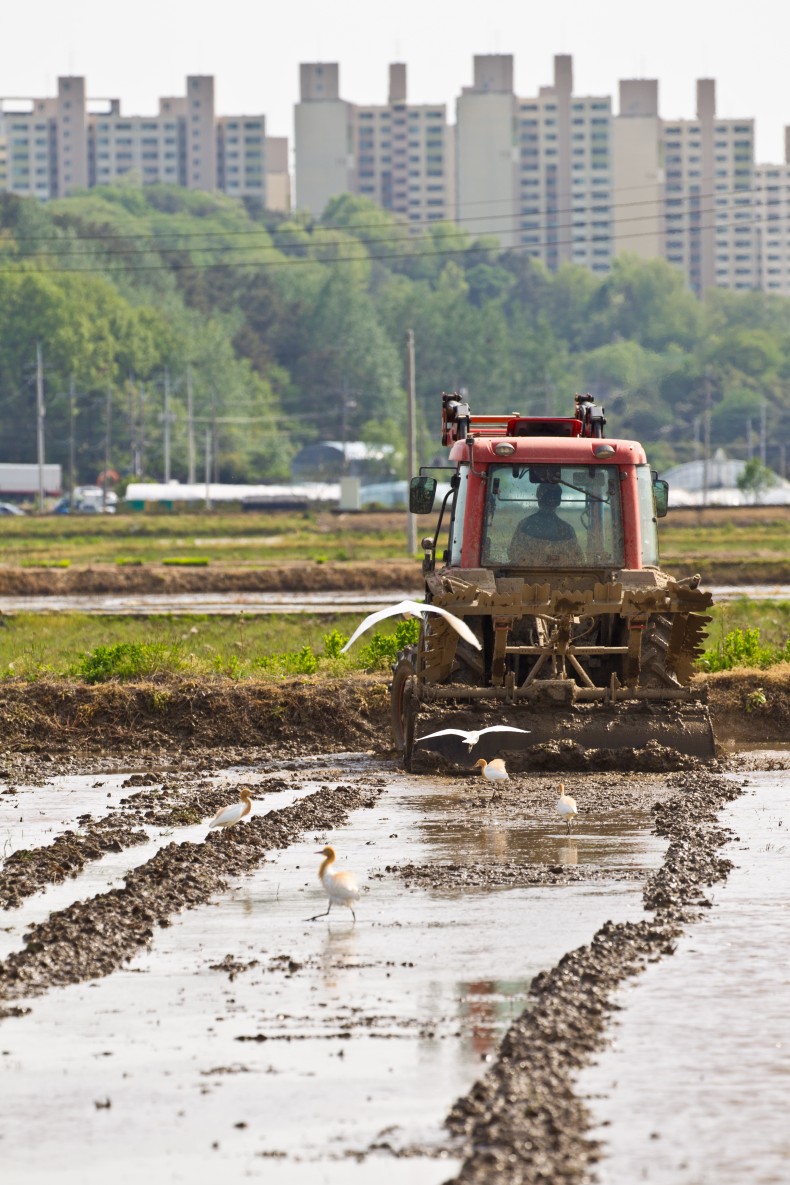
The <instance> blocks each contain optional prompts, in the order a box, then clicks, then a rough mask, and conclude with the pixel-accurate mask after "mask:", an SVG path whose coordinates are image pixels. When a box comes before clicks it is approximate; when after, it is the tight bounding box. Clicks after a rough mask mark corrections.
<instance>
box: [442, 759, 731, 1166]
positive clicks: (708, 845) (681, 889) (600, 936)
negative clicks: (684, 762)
mask: <svg viewBox="0 0 790 1185" xmlns="http://www.w3.org/2000/svg"><path fill="white" fill-rule="evenodd" d="M671 785H672V786H673V788H675V789H676V791H677V793H676V794H675V795H674V796H673V797H672V798H671V799H669V800H668V801H667V802H665V803H659V804H657V805H656V806H655V807H654V808H653V812H654V814H655V819H656V821H655V828H654V829H655V831H656V832H657V833H658V834H659V835H663V836H667V837H668V838H669V841H670V842H669V848H668V849H667V853H666V856H665V858H664V861H663V864H662V865H661V867H660V868H659V869H658V870H657V871H656V872H654V873H652V874H651V875H650V876H649V877H648V879H647V882H646V885H645V890H644V904H645V908H646V909H649V910H655V913H654V915H653V918H652V919H645V920H643V921H639V922H623V923H618V924H614V923H612V922H607V923H606V924H605V925H604V926H602V927H601V929H600V930H599V931H598V932H597V933H596V934H595V936H594V937H593V940H592V942H591V943H590V944H589V946H583V947H579V948H578V949H577V950H574V951H571V952H569V953H568V954H567V955H565V956H564V957H563V958H562V959H561V960H560V961H559V963H558V964H557V965H556V966H555V967H554V968H552V969H551V970H550V971H548V972H542V973H541V974H540V975H538V976H536V977H535V979H534V980H533V982H532V984H531V986H530V996H531V1003H530V1006H529V1007H528V1008H527V1009H526V1010H525V1011H524V1012H523V1013H522V1014H521V1016H520V1017H519V1018H518V1020H517V1021H516V1022H515V1023H514V1024H513V1025H512V1026H511V1027H510V1029H509V1030H508V1032H507V1034H506V1035H505V1038H504V1040H503V1041H502V1044H501V1046H500V1048H499V1052H498V1055H497V1059H496V1062H495V1063H494V1065H493V1066H492V1067H491V1068H490V1069H489V1070H488V1072H487V1073H486V1075H485V1076H484V1077H483V1078H482V1079H480V1080H479V1081H478V1082H477V1083H476V1084H475V1085H474V1086H473V1087H472V1089H471V1091H469V1093H468V1094H467V1095H465V1096H464V1097H463V1098H461V1099H458V1100H457V1102H456V1103H455V1104H454V1106H453V1108H452V1110H451V1111H450V1114H449V1116H448V1118H447V1121H446V1126H447V1128H448V1130H449V1132H450V1133H451V1134H452V1135H453V1136H455V1137H456V1138H457V1139H458V1140H460V1141H461V1142H462V1146H463V1151H462V1155H463V1156H464V1158H465V1159H464V1162H463V1165H462V1167H461V1169H460V1171H459V1172H458V1174H457V1175H456V1176H455V1177H453V1178H452V1179H451V1181H448V1182H447V1185H500V1183H501V1182H504V1181H507V1183H508V1185H583V1183H584V1182H588V1181H590V1180H591V1176H592V1172H593V1166H594V1165H595V1163H596V1162H597V1161H598V1160H599V1159H600V1148H599V1145H598V1143H597V1142H596V1141H594V1140H593V1139H591V1137H590V1136H589V1135H588V1133H589V1131H590V1127H591V1117H590V1114H589V1112H588V1110H587V1108H586V1106H585V1104H584V1103H583V1101H582V1100H581V1099H580V1098H578V1097H577V1095H576V1094H575V1093H574V1084H575V1080H576V1075H577V1073H578V1071H579V1070H580V1069H581V1068H582V1066H584V1065H586V1064H588V1063H589V1062H590V1060H591V1059H592V1056H593V1054H594V1053H595V1052H596V1050H598V1049H600V1048H601V1047H602V1046H603V1045H604V1044H605V1042H606V1039H607V1038H606V1028H607V1023H608V1019H609V1017H610V1015H611V1013H612V1012H613V1011H614V1010H615V1009H616V1008H617V1004H616V1002H615V1000H614V994H615V992H616V991H617V990H618V989H619V988H620V987H621V986H622V984H623V982H624V981H625V980H626V979H628V978H631V977H633V976H635V975H637V974H638V973H639V972H640V971H641V970H642V969H643V968H644V966H645V964H646V963H647V962H652V961H655V960H657V959H659V958H661V957H662V956H664V955H668V954H672V952H673V951H674V949H675V945H676V943H677V940H678V938H679V936H680V935H681V933H682V932H683V928H684V926H685V925H686V924H687V923H688V922H690V921H693V920H694V919H695V918H697V917H699V915H700V911H701V910H702V909H704V908H706V907H708V906H709V905H710V901H708V900H707V898H706V897H705V895H704V888H705V887H706V886H710V885H713V884H716V883H717V882H720V881H722V880H725V879H726V877H727V875H728V874H729V871H730V869H731V867H732V863H731V861H729V860H726V859H723V858H722V857H720V856H719V855H718V851H719V849H720V848H721V847H722V846H723V845H724V844H725V843H727V842H728V841H729V840H730V839H731V838H732V833H731V832H730V831H729V829H728V828H726V827H722V826H721V825H720V824H719V823H718V813H719V811H720V810H721V808H722V807H723V806H724V805H725V804H726V803H727V802H729V801H731V800H732V799H734V798H737V797H738V796H739V795H740V794H741V793H743V787H742V786H741V785H739V784H738V783H735V782H733V781H730V780H728V779H726V778H724V777H721V776H718V775H711V774H709V773H703V772H699V773H686V774H679V775H675V776H674V777H673V778H672V779H671Z"/></svg>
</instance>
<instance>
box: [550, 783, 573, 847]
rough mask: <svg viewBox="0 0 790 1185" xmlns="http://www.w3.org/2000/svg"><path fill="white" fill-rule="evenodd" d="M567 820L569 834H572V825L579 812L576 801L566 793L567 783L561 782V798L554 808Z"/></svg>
mask: <svg viewBox="0 0 790 1185" xmlns="http://www.w3.org/2000/svg"><path fill="white" fill-rule="evenodd" d="M554 809H555V810H556V811H557V812H558V813H559V814H560V815H562V817H563V819H564V820H565V826H566V828H567V830H568V834H569V835H570V832H571V823H572V822H573V820H574V819H575V818H576V816H577V815H578V813H579V811H578V809H577V806H576V799H575V798H571V796H570V794H566V793H565V783H564V782H560V796H559V798H558V799H557V805H556V807H555V808H554Z"/></svg>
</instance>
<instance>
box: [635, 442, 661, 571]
mask: <svg viewBox="0 0 790 1185" xmlns="http://www.w3.org/2000/svg"><path fill="white" fill-rule="evenodd" d="M636 489H637V494H638V496H639V528H640V531H641V534H642V567H643V568H657V567H658V521H657V519H656V507H655V502H654V501H653V474H652V473H651V472H650V466H649V465H637V467H636Z"/></svg>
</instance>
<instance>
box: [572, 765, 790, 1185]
mask: <svg viewBox="0 0 790 1185" xmlns="http://www.w3.org/2000/svg"><path fill="white" fill-rule="evenodd" d="M748 783H749V787H750V789H749V790H748V792H747V794H746V795H744V796H743V797H742V798H740V799H738V800H737V801H736V802H734V803H733V804H732V805H731V806H729V807H728V808H727V810H726V811H725V813H724V815H723V816H722V818H723V821H724V823H725V824H727V825H728V826H729V827H731V828H732V829H733V830H734V831H735V833H736V835H737V836H738V837H739V839H738V840H737V841H736V842H733V843H732V844H730V845H729V846H728V848H727V850H726V853H725V854H726V855H727V856H728V857H729V858H730V859H731V860H732V861H733V862H734V864H735V868H734V869H733V871H732V872H731V873H730V877H729V879H728V880H727V882H726V883H725V884H724V885H722V886H720V887H718V888H716V889H715V891H713V897H714V899H715V902H716V906H715V909H713V910H712V911H711V912H710V913H706V915H705V916H704V918H703V919H702V920H701V921H699V922H697V923H695V924H694V925H693V926H691V927H690V928H689V930H688V931H687V933H686V935H685V936H684V937H683V938H682V939H681V942H680V945H679V948H678V950H677V952H676V953H675V955H674V956H673V957H672V958H670V959H666V960H664V961H663V962H661V963H658V964H656V965H654V966H651V967H649V968H648V969H647V971H645V972H644V974H643V975H642V976H640V978H639V979H638V980H637V981H636V983H635V985H634V986H633V987H632V988H630V989H626V990H625V991H623V992H622V993H621V995H620V999H619V1004H620V1006H621V1008H623V1011H621V1012H618V1013H617V1022H616V1027H615V1029H614V1034H613V1035H614V1046H613V1048H611V1049H610V1050H607V1051H606V1052H605V1053H604V1054H603V1055H602V1056H601V1057H600V1058H599V1061H598V1064H597V1065H596V1066H594V1067H592V1068H591V1069H589V1070H588V1071H585V1073H584V1074H583V1075H582V1078H581V1083H580V1089H581V1090H582V1092H583V1093H584V1095H585V1096H588V1097H589V1100H590V1106H591V1109H592V1111H593V1115H594V1116H595V1119H596V1122H597V1123H598V1124H599V1125H601V1126H600V1127H599V1128H598V1129H597V1130H596V1131H595V1133H594V1134H595V1135H596V1137H597V1138H598V1139H600V1140H602V1141H603V1144H604V1151H605V1159H604V1160H603V1161H602V1162H601V1163H600V1165H598V1166H597V1174H598V1178H599V1180H600V1181H601V1183H602V1185H634V1182H648V1183H649V1185H699V1183H700V1182H713V1181H715V1182H716V1185H743V1183H744V1182H747V1181H748V1182H749V1185H784V1183H785V1182H787V1180H788V1164H789V1163H790V1135H788V1128H787V1119H786V1111H787V1093H788V1088H790V1020H789V1019H788V1015H789V1014H788V1003H787V1002H788V993H789V992H790V955H788V946H787V935H788V928H789V927H790V775H788V774H787V773H781V772H770V773H769V772H764V773H762V772H761V773H754V774H750V775H749V777H748ZM681 1005H682V1006H681Z"/></svg>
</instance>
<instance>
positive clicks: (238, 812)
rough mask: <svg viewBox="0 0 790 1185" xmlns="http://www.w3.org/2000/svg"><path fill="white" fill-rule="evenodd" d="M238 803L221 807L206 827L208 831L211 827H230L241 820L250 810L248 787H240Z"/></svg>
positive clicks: (250, 800) (250, 802) (250, 801)
mask: <svg viewBox="0 0 790 1185" xmlns="http://www.w3.org/2000/svg"><path fill="white" fill-rule="evenodd" d="M239 797H240V799H241V801H240V802H234V803H233V804H232V805H231V806H221V807H220V808H219V810H218V811H217V813H216V815H215V816H214V818H213V819H212V820H211V822H210V823H209V825H208V829H209V831H211V829H212V828H213V827H232V826H233V824H234V823H238V821H239V819H243V818H244V816H245V815H248V814H249V813H250V811H251V810H252V799H251V798H250V788H249V786H242V788H241V791H240V793H239Z"/></svg>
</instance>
